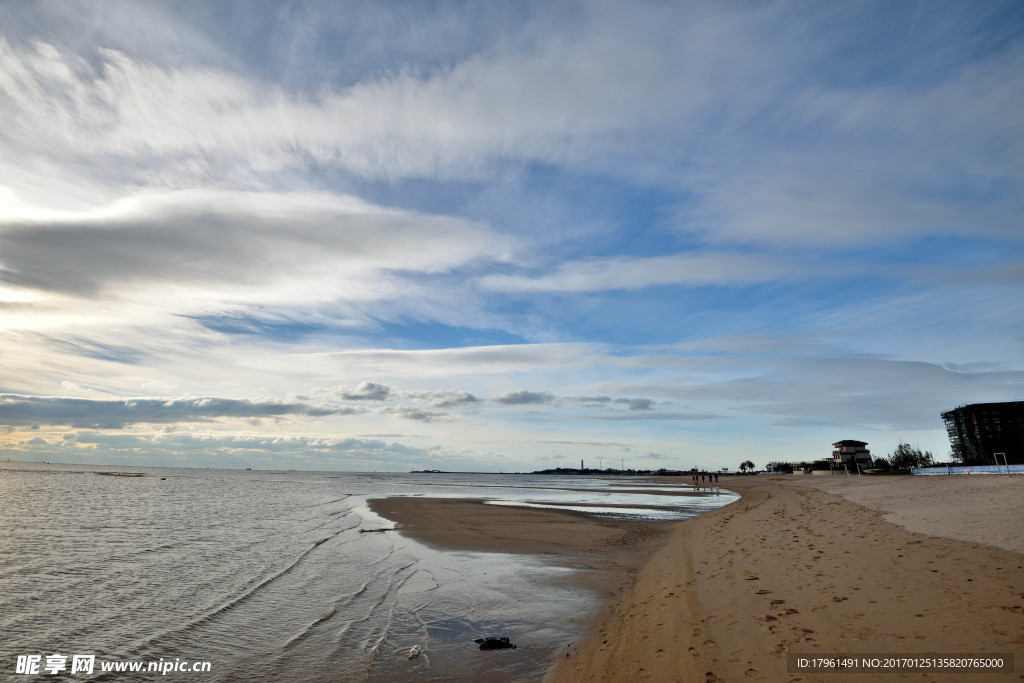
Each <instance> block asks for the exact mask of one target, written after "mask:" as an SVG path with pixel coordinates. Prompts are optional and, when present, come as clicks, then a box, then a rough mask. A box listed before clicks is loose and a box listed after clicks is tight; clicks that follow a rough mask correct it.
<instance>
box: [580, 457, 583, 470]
mask: <svg viewBox="0 0 1024 683" xmlns="http://www.w3.org/2000/svg"><path fill="white" fill-rule="evenodd" d="M582 471H583V458H580V472H582Z"/></svg>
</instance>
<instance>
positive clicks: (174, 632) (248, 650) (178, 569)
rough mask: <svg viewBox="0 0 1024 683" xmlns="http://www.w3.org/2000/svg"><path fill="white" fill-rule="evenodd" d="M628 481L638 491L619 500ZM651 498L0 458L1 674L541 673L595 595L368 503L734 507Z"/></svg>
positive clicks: (720, 496)
mask: <svg viewBox="0 0 1024 683" xmlns="http://www.w3.org/2000/svg"><path fill="white" fill-rule="evenodd" d="M687 483H688V479H685V478H680V482H679V485H680V486H683V485H686V484H687ZM627 486H628V487H632V488H636V489H637V490H638V492H636V493H631V494H622V493H615V492H614V491H613V489H615V490H621V489H623V487H627ZM644 486H650V489H649V490H650V491H651V492H650V493H646V492H644V489H643V487H644ZM570 488H571V489H583V490H570ZM665 488H666V485H665V484H664V483H659V484H658V485H657V486H655V485H654V483H653V482H651V481H650V480H642V479H640V478H637V477H626V478H616V477H606V476H594V477H589V476H571V477H567V476H548V475H517V474H448V473H431V474H425V473H418V474H417V473H400V474H399V473H337V472H305V471H265V470H260V471H251V470H218V469H195V468H194V469H187V468H186V469H162V468H149V467H123V466H94V465H57V464H42V463H14V462H6V463H0V679H4V680H6V679H10V680H33V678H32V676H31V675H26V672H27V673H34V672H38V676H41V677H42V679H43V680H97V681H100V680H110V681H119V682H120V681H136V680H138V681H154V680H156V679H158V678H167V677H170V678H174V679H178V680H185V679H189V680H202V681H243V680H244V681H249V680H301V681H353V682H356V681H358V682H364V681H461V680H477V681H536V680H540V679H542V678H543V677H544V675H545V674H546V673H547V672H548V670H549V669H550V668H551V665H552V662H553V661H555V658H556V656H558V654H559V652H560V651H561V650H564V649H565V648H566V646H567V644H569V643H572V642H573V641H575V640H577V639H578V638H579V637H580V636H581V635H582V634H583V632H584V631H585V630H586V629H587V627H588V626H589V624H590V623H591V621H592V620H593V619H594V618H595V616H596V612H597V609H598V607H599V603H598V600H597V599H596V596H594V595H592V594H590V593H588V592H587V590H586V589H585V588H583V587H576V586H575V584H574V582H573V581H572V580H571V576H570V577H568V578H569V579H570V580H568V581H567V580H565V579H566V578H567V573H571V572H573V571H579V570H574V569H568V568H566V567H563V566H559V565H557V564H554V563H552V561H551V560H550V558H544V557H535V556H531V555H521V554H516V555H513V554H503V553H483V552H446V551H443V550H438V549H436V548H432V547H428V546H426V545H423V544H421V543H418V542H416V541H414V540H412V539H410V538H407V537H405V536H403V535H401V534H400V533H397V532H386V533H364V531H366V530H370V529H381V528H388V527H392V526H393V524H392V523H391V522H389V521H388V520H386V519H384V518H381V517H379V516H377V515H376V514H374V513H373V512H372V511H371V510H370V509H369V507H368V505H367V501H368V500H370V499H373V498H383V497H391V496H430V497H445V496H448V497H457V498H479V499H482V500H484V501H486V502H489V503H492V504H504V505H523V506H533V507H557V508H558V509H566V508H568V509H576V510H578V511H580V512H583V513H585V514H593V515H608V516H629V517H634V518H645V519H660V520H681V519H687V518H689V517H693V516H695V515H697V514H700V513H702V512H705V511H707V510H710V509H714V508H716V507H719V506H721V505H725V504H728V503H730V502H733V501H734V500H736V498H737V497H736V496H735V494H732V493H730V492H728V491H718V492H716V493H714V494H711V493H710V492H709V494H708V495H705V496H697V497H694V496H672V497H668V496H665V495H660V494H658V493H657V490H659V489H660V490H664V489H665ZM490 636H507V637H509V638H510V639H511V641H512V642H514V643H515V644H516V645H517V647H516V648H515V649H506V650H497V651H480V649H479V646H478V645H477V644H476V643H475V642H474V641H475V639H476V638H481V637H490ZM89 657H91V658H92V659H91V661H90V660H89ZM90 664H91V665H90ZM48 666H49V667H50V668H49V669H48V668H47V667H48ZM116 667H121V669H122V670H120V671H118V670H114V669H115V668H116ZM131 667H140V668H141V670H140V671H135V672H133V671H132V670H131ZM154 667H155V668H154ZM193 667H194V668H195V670H193ZM104 669H107V670H104ZM90 670H91V672H90ZM72 671H74V673H72ZM154 671H155V672H154Z"/></svg>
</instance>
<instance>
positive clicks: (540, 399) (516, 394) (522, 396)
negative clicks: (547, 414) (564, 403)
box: [491, 390, 555, 406]
mask: <svg viewBox="0 0 1024 683" xmlns="http://www.w3.org/2000/svg"><path fill="white" fill-rule="evenodd" d="M491 400H492V401H494V402H495V403H501V404H504V405H507V406H536V405H544V404H547V403H554V401H555V395H554V394H552V393H550V392H547V391H526V390H519V391H503V392H501V393H500V394H495V395H494V396H491Z"/></svg>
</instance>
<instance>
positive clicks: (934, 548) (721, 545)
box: [551, 476, 1024, 682]
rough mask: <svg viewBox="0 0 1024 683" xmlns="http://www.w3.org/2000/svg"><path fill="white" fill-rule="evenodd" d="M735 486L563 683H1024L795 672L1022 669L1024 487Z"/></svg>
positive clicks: (999, 676) (592, 641) (755, 482)
mask: <svg viewBox="0 0 1024 683" xmlns="http://www.w3.org/2000/svg"><path fill="white" fill-rule="evenodd" d="M723 483H724V487H725V488H729V489H731V490H734V491H737V492H739V493H741V494H742V495H743V498H742V499H740V501H739V502H737V503H734V504H732V505H730V506H728V507H726V508H723V509H721V510H717V511H714V512H710V513H707V514H705V515H702V516H701V517H698V518H697V519H694V520H690V521H687V522H683V523H680V524H677V525H676V526H675V527H674V529H673V534H672V536H671V538H670V540H669V541H668V543H667V544H666V546H665V547H664V548H662V550H661V551H659V552H658V553H657V554H656V555H655V556H654V558H653V559H652V560H651V561H650V562H649V563H648V565H647V566H646V567H644V569H643V570H642V571H641V572H640V573H639V575H638V577H637V582H636V584H635V585H634V586H633V588H632V589H631V590H630V591H629V592H628V593H627V594H625V595H624V596H623V597H622V598H621V599H620V600H619V602H618V603H617V604H616V605H615V606H614V607H613V609H612V610H611V612H612V613H611V615H610V616H609V618H608V619H607V620H606V621H605V622H604V623H603V624H601V625H600V626H598V627H597V628H596V629H595V631H594V632H593V633H592V634H591V635H590V637H589V638H588V639H587V640H586V641H585V642H584V643H583V644H582V645H581V646H580V647H579V648H578V649H577V650H576V651H575V652H573V653H572V654H573V656H572V657H570V658H569V659H568V660H567V661H566V662H565V663H563V665H562V666H561V667H559V669H558V670H557V671H556V672H555V674H554V675H553V676H552V678H551V680H552V681H555V682H561V681H573V682H575V681H643V680H646V681H744V680H760V681H796V680H801V681H850V680H851V677H853V679H854V680H859V679H863V680H926V681H927V680H948V681H953V680H970V681H988V680H998V681H1006V680H1021V679H1022V678H1024V676H1022V675H1021V673H1020V672H1021V671H1024V661H1017V662H1016V663H1015V667H1016V668H1015V673H990V674H984V673H971V674H965V673H962V672H961V673H951V674H938V673H903V674H892V675H886V676H880V675H876V674H870V675H858V674H852V673H806V672H790V671H789V670H788V657H787V655H788V654H790V653H807V654H809V655H811V656H813V655H815V654H817V655H819V656H821V655H828V654H832V653H837V652H842V653H879V654H882V653H884V654H888V655H894V656H901V657H906V656H913V655H919V654H924V653H948V654H954V653H958V654H979V653H1012V654H1015V655H1016V659H1017V660H1021V659H1022V658H1024V570H1022V569H1021V567H1022V565H1024V555H1022V554H1021V553H1020V552H1015V550H1016V549H1018V548H1020V543H1021V536H1022V534H1024V531H1022V525H1021V523H1020V522H1021V514H1020V513H1021V500H1022V498H1024V477H1022V478H1016V479H1013V478H1008V477H1002V478H997V477H994V476H992V477H985V478H982V477H979V476H975V477H966V476H960V477H929V478H923V477H850V478H846V477H843V478H838V477H837V478H832V477H796V476H792V477H786V478H778V479H774V480H773V479H768V478H765V477H747V478H736V479H735V480H729V481H728V482H723ZM982 497H983V498H984V499H985V502H984V503H982V502H981V501H979V498H982ZM853 500H857V501H858V503H854V502H852V501H853ZM886 517H888V518H890V519H891V520H892V521H887V520H886ZM910 529H918V530H921V531H930V533H932V534H937V533H941V534H943V536H945V537H938V536H936V535H927V534H926V533H917V532H914V531H911V530H910ZM996 530H998V531H996ZM992 543H997V544H998V546H1002V547H997V545H991V544H992Z"/></svg>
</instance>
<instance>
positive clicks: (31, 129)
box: [0, 1, 1024, 471]
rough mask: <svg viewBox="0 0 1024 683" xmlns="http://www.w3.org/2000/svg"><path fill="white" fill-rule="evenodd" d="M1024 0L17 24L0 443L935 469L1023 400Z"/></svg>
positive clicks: (2, 11) (20, 451) (119, 456)
mask: <svg viewBox="0 0 1024 683" xmlns="http://www.w3.org/2000/svg"><path fill="white" fill-rule="evenodd" d="M1022 111H1024V9H1022V8H1021V6H1020V4H1019V3H1013V2H973V3H959V2H949V3H942V2H918V3H912V2H906V3H888V2H878V3H874V2H856V3H826V2H822V3H807V2H758V3H753V2H751V3H747V2H736V3H731V2H730V3H721V2H706V3H704V2H700V3H698V2H692V3H691V2H685V3H657V2H655V3H643V2H639V3H638V2H630V3H619V2H593V1H588V2H581V3H575V2H555V3H551V2H547V3H541V2H536V3H534V2H522V3H463V2H439V3H419V2H416V3H413V2H407V3H401V2H395V3H371V2H349V3H344V2H320V3H318V2H274V3H269V2H268V3H261V2H236V3H231V2H209V3H200V2H196V3H177V2H166V3H160V2H151V3H147V2H131V3H129V2H105V3H101V4H96V3H89V2H69V1H61V2H37V3H8V4H4V5H2V6H0V119H2V120H3V121H4V126H3V127H0V158H2V159H4V162H3V163H2V164H0V456H2V457H4V458H11V459H23V460H49V461H63V462H98V463H126V464H134V465H146V464H154V465H191V466H209V467H218V466H219V467H254V468H261V467H268V468H295V469H329V470H381V469H392V470H405V469H412V468H416V469H420V468H431V469H433V468H437V469H449V470H470V471H474V470H481V471H495V470H497V469H498V468H499V467H501V468H502V469H504V470H505V471H514V470H533V469H538V468H544V467H553V466H563V465H564V466H575V465H577V464H578V463H579V461H580V459H581V458H582V459H585V460H586V461H587V463H588V464H592V465H597V464H598V463H603V464H604V465H605V466H608V465H611V464H618V463H619V462H625V463H626V465H627V466H631V467H637V468H641V467H642V468H658V467H667V468H689V467H693V466H696V467H706V468H712V467H714V468H718V467H730V468H733V469H735V468H736V467H737V466H738V464H739V463H740V462H741V461H743V460H746V459H748V458H749V459H751V460H753V461H754V462H755V463H756V464H758V465H759V466H763V465H764V464H766V463H767V462H768V461H770V460H802V459H818V458H822V457H826V456H827V455H828V454H829V452H830V450H831V446H830V444H831V443H832V442H834V441H837V440H839V439H850V438H852V439H859V440H863V441H867V442H868V443H869V447H870V448H871V449H872V450H873V451H874V452H876V453H888V452H890V451H892V450H893V449H894V448H895V446H896V445H897V444H898V443H899V442H901V441H909V442H911V443H915V444H918V445H919V446H920V447H921V448H923V449H926V450H931V451H932V452H933V453H935V454H936V455H937V456H938V457H940V458H944V457H945V456H946V455H947V454H948V452H949V445H948V441H947V439H946V436H945V433H944V429H943V425H942V422H941V419H940V417H939V413H940V412H941V411H943V410H948V409H950V408H953V407H955V406H957V405H961V404H965V403H973V402H988V401H1004V400H1021V399H1022V398H1024V303H1022V302H1024V286H1022V285H1024V191H1022V190H1024V116H1022V115H1021V112H1022Z"/></svg>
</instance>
